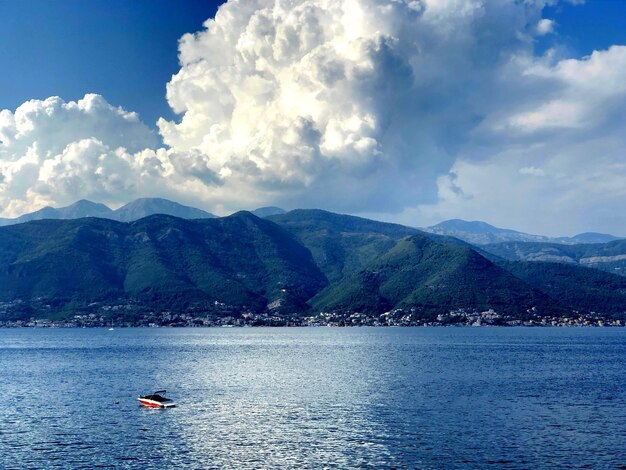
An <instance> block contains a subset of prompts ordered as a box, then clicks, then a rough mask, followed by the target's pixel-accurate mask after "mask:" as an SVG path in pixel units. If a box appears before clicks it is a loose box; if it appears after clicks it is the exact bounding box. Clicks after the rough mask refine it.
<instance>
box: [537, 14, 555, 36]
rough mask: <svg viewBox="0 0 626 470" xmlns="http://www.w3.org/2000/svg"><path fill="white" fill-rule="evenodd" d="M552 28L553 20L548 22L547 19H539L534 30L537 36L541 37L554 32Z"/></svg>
mask: <svg viewBox="0 0 626 470" xmlns="http://www.w3.org/2000/svg"><path fill="white" fill-rule="evenodd" d="M554 26H555V23H554V21H553V20H550V19H548V18H541V19H540V20H539V22H538V23H537V26H536V28H535V30H536V32H537V34H538V35H539V36H543V35H544V34H550V33H552V32H554Z"/></svg>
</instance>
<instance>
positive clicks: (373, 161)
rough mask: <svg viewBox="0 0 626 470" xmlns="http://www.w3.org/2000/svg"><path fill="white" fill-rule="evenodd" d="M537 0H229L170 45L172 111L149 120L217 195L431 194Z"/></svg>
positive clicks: (516, 46)
mask: <svg viewBox="0 0 626 470" xmlns="http://www.w3.org/2000/svg"><path fill="white" fill-rule="evenodd" d="M542 6H543V2H536V3H533V2H515V3H513V2H502V1H490V2H484V1H472V0H463V1H453V0H449V1H443V2H442V1H437V2H434V1H399V0H387V1H380V0H376V1H373V0H344V1H330V0H317V1H312V0H299V1H298V0H294V1H274V0H271V1H270V0H267V1H261V0H257V1H250V0H246V1H233V0H231V1H229V2H228V3H226V4H224V5H222V7H221V8H220V9H219V11H218V13H217V15H216V17H215V19H212V20H208V21H207V22H206V23H205V29H204V30H203V31H200V32H198V33H196V34H188V35H185V36H184V37H183V38H182V39H181V42H180V60H181V70H180V71H179V72H178V73H177V74H176V75H175V76H174V77H173V78H172V80H171V82H170V83H169V84H168V86H167V98H168V101H169V103H170V105H171V107H172V109H174V110H175V111H176V112H178V113H180V114H181V117H180V119H179V120H178V121H176V122H174V121H166V120H163V119H161V120H160V121H159V123H158V126H159V129H160V132H161V134H162V136H163V139H164V141H165V143H166V144H167V145H168V146H170V147H171V148H172V149H175V150H177V151H182V152H187V151H195V152H199V153H200V154H202V155H204V156H205V157H206V164H207V167H208V168H209V169H211V170H212V172H213V173H214V174H218V175H220V177H221V178H222V182H223V187H222V189H221V191H222V192H223V194H224V195H226V194H229V193H230V194H233V193H236V194H237V193H241V192H242V191H245V192H255V193H257V194H258V195H259V197H260V198H261V200H262V201H263V203H273V204H279V205H287V206H293V205H301V206H305V207H307V206H309V207H310V206H323V207H327V208H331V209H335V210H344V211H351V212H359V211H363V210H379V211H397V210H400V209H402V208H403V207H405V206H406V205H408V204H411V203H414V201H416V200H421V199H428V198H433V197H434V194H435V190H436V188H435V185H434V181H435V179H436V177H437V175H438V174H440V173H441V172H444V171H446V170H447V169H448V168H449V167H450V165H451V164H452V163H453V162H454V158H455V154H456V153H457V152H458V148H459V146H460V145H461V143H462V142H463V141H465V140H466V139H467V136H468V135H469V134H470V133H471V132H472V130H473V128H474V127H475V126H476V124H477V123H478V122H480V120H481V119H482V117H483V116H485V115H487V114H489V112H490V110H491V109H492V108H494V107H498V106H500V103H501V95H503V94H505V93H506V86H505V85H503V84H502V83H501V76H500V75H501V69H502V68H503V67H506V66H507V64H508V63H509V61H510V58H511V57H512V56H516V55H524V54H530V53H531V51H532V44H533V40H532V38H533V35H534V34H535V33H534V32H533V28H532V25H535V24H537V22H538V21H539V20H540V19H541V10H542ZM486 31H489V32H490V33H489V34H486ZM494 90H495V92H494ZM499 95H500V96H499ZM217 194H218V193H215V192H213V193H212V195H213V196H212V197H216V199H219V196H218V195H217ZM233 203H234V204H237V203H238V201H233Z"/></svg>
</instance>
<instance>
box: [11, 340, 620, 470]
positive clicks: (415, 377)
mask: <svg viewBox="0 0 626 470" xmlns="http://www.w3.org/2000/svg"><path fill="white" fill-rule="evenodd" d="M159 388H166V389H167V390H168V391H169V395H170V397H171V398H174V399H175V400H176V401H177V402H178V404H179V406H178V407H177V408H173V409H168V410H152V409H146V408H142V407H140V406H139V405H138V402H137V399H136V398H137V395H138V394H140V393H145V392H150V391H154V390H155V389H159ZM0 390H1V397H0V398H1V400H2V406H1V407H0V467H1V468H23V467H30V468H47V467H60V468H94V467H96V466H102V467H112V468H124V467H128V468H177V467H178V468H180V467H187V468H323V467H327V468H354V467H358V468H394V467H395V468H485V467H494V468H496V467H497V468H519V469H528V468H582V467H587V468H626V329H531V328H509V329H506V328H352V329H349V328H346V329H333V328H290V329H262V328H259V329H256V328H241V329H237V328H232V329H116V330H114V331H108V330H106V329H13V330H6V329H5V330H0ZM116 401H119V404H116Z"/></svg>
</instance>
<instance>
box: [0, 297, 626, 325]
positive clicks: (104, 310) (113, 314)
mask: <svg viewBox="0 0 626 470" xmlns="http://www.w3.org/2000/svg"><path fill="white" fill-rule="evenodd" d="M217 306H218V307H221V308H219V309H217V310H215V309H213V310H212V311H209V312H207V311H204V312H198V311H193V310H190V311H187V312H173V311H169V310H166V311H159V312H157V311H146V312H141V311H138V309H139V307H138V306H137V305H134V304H130V303H129V304H121V305H112V306H111V305H106V306H101V307H100V309H99V311H97V312H92V313H76V314H74V315H68V316H65V317H63V318H59V319H49V318H40V317H34V316H33V317H29V318H27V319H19V320H16V319H11V320H2V319H1V317H0V328H2V327H4V328H19V327H28V328H33V327H42V328H102V327H116V328H119V327H152V328H154V327H320V326H330V327H358V326H370V327H410V326H432V327H443V326H473V327H479V326H501V327H513V326H526V327H623V326H626V322H624V321H622V320H620V319H615V318H610V317H607V316H605V315H601V314H598V313H594V312H587V313H583V312H576V311H573V312H571V314H569V315H567V316H553V315H540V314H539V312H537V311H535V310H533V309H531V310H530V311H528V312H527V316H526V318H524V319H520V318H515V317H512V316H508V315H502V314H499V313H498V312H496V311H495V310H493V309H488V310H482V311H481V310H477V309H457V310H451V311H449V312H447V313H441V314H438V315H436V316H432V315H428V316H426V315H423V313H422V312H420V311H419V310H418V309H416V308H411V309H393V310H390V311H388V312H384V313H382V314H379V315H377V314H366V313H361V312H321V313H318V314H315V315H308V316H307V315H304V316H303V315H301V314H285V313H278V312H272V311H267V312H262V313H255V312H251V311H244V312H238V311H237V309H235V308H234V307H230V306H226V305H224V304H218V305H217ZM6 310H7V308H6V304H0V314H1V313H3V311H4V312H6Z"/></svg>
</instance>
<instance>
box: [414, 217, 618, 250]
mask: <svg viewBox="0 0 626 470" xmlns="http://www.w3.org/2000/svg"><path fill="white" fill-rule="evenodd" d="M424 230H425V231H426V232H430V233H435V234H438V235H447V236H451V237H456V238H459V239H461V240H463V241H466V242H468V243H471V244H473V245H488V244H491V243H502V242H539V243H560V244H567V245H572V244H578V243H607V242H610V241H614V240H619V237H615V236H613V235H608V234H603V233H595V232H586V233H580V234H578V235H575V236H573V237H557V238H554V237H547V236H544V235H533V234H530V233H524V232H518V231H516V230H511V229H504V228H499V227H495V226H493V225H491V224H488V223H487V222H482V221H480V220H474V221H467V220H462V219H450V220H445V221H443V222H441V223H438V224H437V225H433V226H432V227H427V228H425V229H424Z"/></svg>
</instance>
